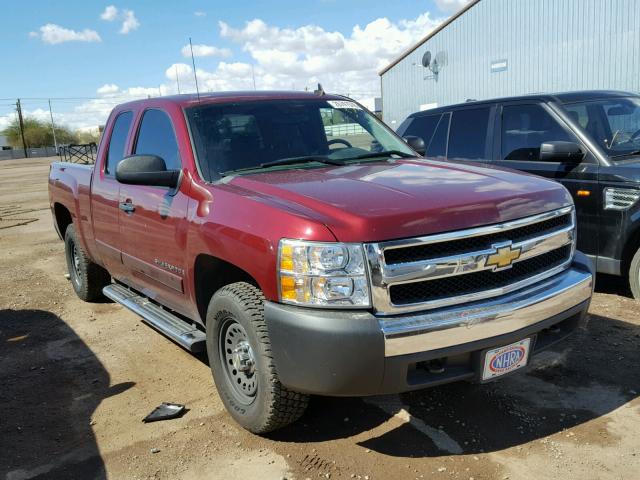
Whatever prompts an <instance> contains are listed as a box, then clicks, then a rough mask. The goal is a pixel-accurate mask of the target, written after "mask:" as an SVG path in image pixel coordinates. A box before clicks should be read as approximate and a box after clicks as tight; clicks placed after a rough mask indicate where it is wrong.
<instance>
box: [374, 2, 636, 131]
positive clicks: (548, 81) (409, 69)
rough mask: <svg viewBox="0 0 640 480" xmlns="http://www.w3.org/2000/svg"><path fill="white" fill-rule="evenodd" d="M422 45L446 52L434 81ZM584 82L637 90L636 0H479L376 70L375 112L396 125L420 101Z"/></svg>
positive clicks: (574, 86)
mask: <svg viewBox="0 0 640 480" xmlns="http://www.w3.org/2000/svg"><path fill="white" fill-rule="evenodd" d="M426 50H430V51H431V52H432V54H433V55H435V54H436V53H438V52H445V54H446V56H447V62H448V64H447V65H446V66H444V67H443V68H442V69H441V71H440V73H439V75H438V78H437V80H436V79H430V78H427V79H425V76H427V74H430V73H431V72H429V71H428V70H426V69H425V68H423V67H422V65H421V60H422V55H423V54H424V52H425V51H426ZM500 60H506V61H507V68H506V70H503V71H494V72H492V71H491V65H492V63H494V64H495V63H496V62H498V61H500ZM585 89H614V90H627V91H635V92H639V91H640V0H481V1H480V3H478V4H476V5H475V6H473V7H471V8H470V9H469V10H468V11H467V12H465V13H464V14H462V16H461V17H459V18H457V19H456V20H454V21H453V22H452V23H451V24H450V25H448V26H447V27H445V28H444V29H443V30H442V31H440V32H439V33H437V34H436V35H435V36H434V37H432V38H431V39H429V40H428V41H427V42H426V43H424V44H423V45H421V46H419V47H418V48H417V49H416V50H415V51H414V52H412V53H411V54H409V56H408V57H406V58H404V59H403V60H402V61H400V63H398V64H397V65H395V66H394V67H393V68H391V69H390V70H389V71H387V72H386V73H385V74H383V75H382V101H383V118H384V120H385V121H386V122H387V123H388V124H389V125H390V126H391V127H393V128H397V127H398V126H399V125H400V123H401V122H402V120H404V118H405V117H406V116H407V115H409V114H410V113H413V112H415V111H417V110H419V109H420V105H424V104H437V105H438V106H443V105H450V104H452V103H459V102H464V101H465V100H467V99H469V98H473V99H477V100H480V99H486V98H493V97H500V96H508V95H522V94H527V93H537V92H560V91H567V90H585Z"/></svg>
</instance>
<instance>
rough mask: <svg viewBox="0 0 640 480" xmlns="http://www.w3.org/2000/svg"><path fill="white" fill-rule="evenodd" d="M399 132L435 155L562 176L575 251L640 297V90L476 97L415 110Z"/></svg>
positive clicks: (424, 150)
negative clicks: (574, 224)
mask: <svg viewBox="0 0 640 480" xmlns="http://www.w3.org/2000/svg"><path fill="white" fill-rule="evenodd" d="M398 133H399V134H400V135H402V136H404V137H405V138H406V139H407V141H408V142H409V143H410V144H411V145H412V146H413V147H414V148H416V147H417V148H418V149H420V150H423V151H422V152H420V153H423V154H425V155H426V156H427V157H430V158H436V159H445V160H456V161H458V160H463V161H471V162H482V163H483V164H485V165H486V164H492V165H498V166H501V167H510V168H515V169H518V170H524V171H526V172H529V173H533V174H536V175H541V176H544V177H548V178H551V179H554V180H557V181H559V182H561V183H562V184H563V185H564V186H565V187H566V188H567V189H568V190H569V192H571V194H572V195H573V199H574V201H575V204H576V212H577V216H578V248H579V249H580V250H582V251H583V252H585V253H586V254H588V255H589V256H590V257H591V259H592V260H593V262H594V264H595V265H596V269H597V271H598V272H602V273H609V274H614V275H623V276H625V277H627V278H628V279H629V285H630V287H631V291H632V293H633V296H634V297H635V298H636V299H640V202H639V201H638V199H639V198H640V96H638V95H636V94H632V93H624V92H614V91H583V92H568V93H559V94H553V95H546V94H545V95H542V94H541V95H527V96H523V97H509V98H499V99H494V100H487V101H469V102H467V103H463V104H459V105H451V106H448V107H441V108H436V109H433V110H427V111H423V112H417V113H414V114H413V115H410V116H409V117H408V118H407V119H406V120H405V121H404V122H403V123H402V125H400V127H399V128H398ZM411 137H419V138H411ZM420 139H422V141H423V142H424V143H423V142H422V141H420Z"/></svg>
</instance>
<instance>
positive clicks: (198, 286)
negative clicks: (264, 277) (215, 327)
mask: <svg viewBox="0 0 640 480" xmlns="http://www.w3.org/2000/svg"><path fill="white" fill-rule="evenodd" d="M193 273H194V275H193V282H194V293H195V299H196V306H197V308H198V314H199V315H200V319H201V320H202V324H203V325H205V324H206V318H207V308H208V307H209V301H210V300H211V297H213V294H214V293H216V292H217V291H218V290H220V289H221V288H222V287H224V286H225V285H229V284H231V283H236V282H247V283H249V284H250V285H253V286H254V287H256V288H258V289H260V285H259V284H258V282H257V281H256V279H255V278H253V277H252V276H251V275H250V274H249V273H248V272H246V271H245V270H243V269H242V268H240V267H238V266H236V265H234V264H232V263H230V262H227V261H225V260H222V259H220V258H218V257H215V256H213V255H208V254H204V253H203V254H200V255H198V256H197V257H196V260H195V264H194V272H193Z"/></svg>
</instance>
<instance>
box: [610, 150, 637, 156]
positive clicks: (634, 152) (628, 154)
mask: <svg viewBox="0 0 640 480" xmlns="http://www.w3.org/2000/svg"><path fill="white" fill-rule="evenodd" d="M634 155H640V150H634V151H633V152H627V153H619V154H618V155H609V158H620V157H633V156H634Z"/></svg>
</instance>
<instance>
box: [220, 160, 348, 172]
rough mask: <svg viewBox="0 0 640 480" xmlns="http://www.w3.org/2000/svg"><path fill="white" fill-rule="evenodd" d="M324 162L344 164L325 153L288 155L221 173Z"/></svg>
mask: <svg viewBox="0 0 640 480" xmlns="http://www.w3.org/2000/svg"><path fill="white" fill-rule="evenodd" d="M311 162H318V163H326V164H327V165H339V166H344V163H343V162H341V161H339V160H332V159H331V158H329V157H327V156H326V155H304V156H301V157H289V158H279V159H278V160H273V161H272V162H265V163H260V164H258V165H256V166H254V167H245V168H237V169H235V170H227V171H226V172H222V173H221V175H222V176H223V177H226V176H228V175H232V174H234V173H238V172H248V171H251V170H260V169H261V168H270V167H277V166H280V165H295V164H297V163H311Z"/></svg>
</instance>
